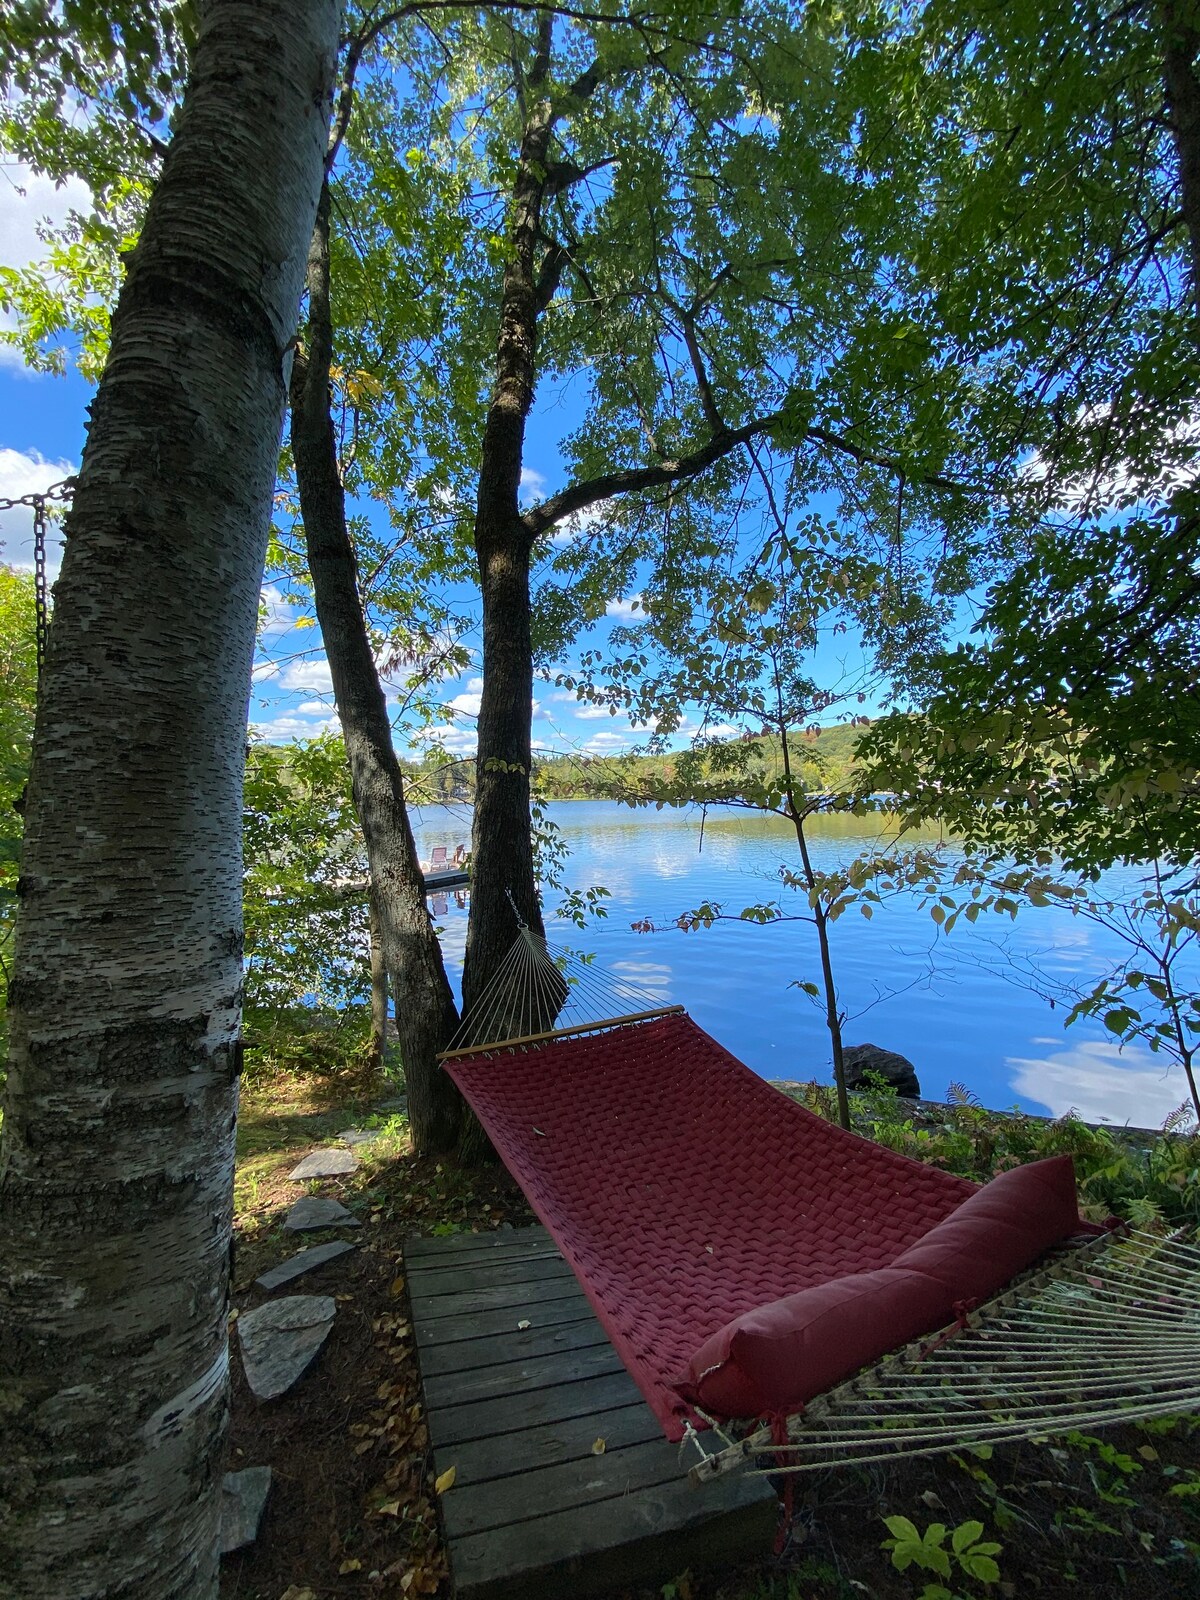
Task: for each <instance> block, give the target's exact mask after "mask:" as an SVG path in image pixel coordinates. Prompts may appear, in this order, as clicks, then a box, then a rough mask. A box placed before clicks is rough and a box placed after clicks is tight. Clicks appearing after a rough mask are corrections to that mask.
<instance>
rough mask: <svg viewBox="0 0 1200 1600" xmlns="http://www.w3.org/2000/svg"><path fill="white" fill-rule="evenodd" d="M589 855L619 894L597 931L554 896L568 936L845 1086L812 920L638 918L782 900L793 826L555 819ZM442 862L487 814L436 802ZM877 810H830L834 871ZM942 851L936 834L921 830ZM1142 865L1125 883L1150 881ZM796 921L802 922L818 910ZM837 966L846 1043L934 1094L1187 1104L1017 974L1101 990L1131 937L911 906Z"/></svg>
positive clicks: (1037, 1101) (1148, 1063)
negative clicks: (951, 1090)
mask: <svg viewBox="0 0 1200 1600" xmlns="http://www.w3.org/2000/svg"><path fill="white" fill-rule="evenodd" d="M547 814H548V816H549V818H550V819H551V820H552V821H553V822H554V823H555V824H556V826H557V827H558V828H559V829H560V830H561V832H562V835H563V838H564V841H565V842H566V844H567V845H568V846H569V848H570V851H571V856H570V860H569V862H568V863H567V868H566V873H565V876H566V879H567V881H568V882H569V883H570V884H571V885H572V887H574V888H576V889H583V888H586V887H588V886H589V885H596V884H599V885H603V886H604V887H605V888H607V889H608V890H610V892H611V896H612V898H611V899H610V900H608V901H606V902H605V904H606V906H607V909H608V916H607V917H606V918H605V919H603V920H598V921H593V922H590V923H589V925H588V927H587V928H586V930H583V931H581V930H579V929H577V928H576V927H575V926H574V924H572V923H570V922H565V921H558V922H556V921H555V920H554V918H553V915H552V913H553V911H554V908H555V906H556V904H557V897H556V896H555V895H553V894H552V893H550V894H548V895H547V902H546V910H547V936H548V938H549V939H550V941H551V943H552V944H553V943H558V944H567V945H570V946H571V947H572V948H574V949H583V950H588V951H594V952H595V954H596V963H597V966H600V967H604V968H606V969H608V970H609V971H610V972H616V973H618V974H623V975H625V976H626V977H627V978H629V979H630V980H632V981H636V982H637V983H638V984H639V986H641V987H643V988H645V989H649V990H651V991H652V992H653V993H654V994H655V995H656V996H657V997H659V1003H660V1004H664V1005H665V1004H676V1003H678V1004H682V1005H684V1006H686V1007H687V1010H688V1011H689V1013H690V1014H691V1015H692V1017H693V1018H694V1019H695V1020H696V1021H697V1022H698V1023H699V1024H700V1026H701V1027H703V1028H705V1029H706V1030H707V1031H708V1032H709V1033H711V1034H712V1035H713V1036H714V1038H717V1039H719V1040H720V1041H721V1043H722V1044H724V1045H725V1046H726V1047H727V1048H728V1049H730V1050H731V1051H733V1053H734V1054H735V1055H737V1056H739V1057H740V1058H741V1059H742V1060H743V1061H745V1062H746V1063H747V1064H748V1065H749V1066H751V1067H752V1068H753V1069H754V1070H755V1071H756V1072H760V1073H761V1074H762V1075H763V1076H764V1077H767V1078H793V1079H794V1078H814V1077H815V1078H818V1079H824V1080H826V1081H828V1080H829V1079H831V1077H832V1070H831V1065H830V1059H831V1058H830V1050H829V1036H828V1033H827V1032H826V1029H825V1025H824V1020H823V1011H822V1010H821V1009H819V1007H818V1004H817V1003H816V1002H814V1001H812V1000H811V999H809V998H808V997H807V996H806V995H804V994H802V993H801V992H800V991H799V990H798V989H795V988H792V987H789V985H791V984H792V983H793V982H794V981H795V980H797V979H806V980H810V981H813V982H817V981H819V978H820V966H819V957H818V952H817V945H816V936H815V933H814V930H813V928H812V927H811V925H810V924H808V923H805V922H787V923H779V924H776V925H771V926H765V927H759V926H755V925H753V924H750V923H744V922H722V923H718V924H716V925H714V926H713V927H711V928H709V929H706V930H700V931H698V932H695V933H684V932H682V931H680V930H678V929H677V928H674V927H667V928H665V929H664V930H663V931H661V932H654V933H649V934H642V933H635V932H634V931H633V930H632V928H631V923H633V922H635V921H639V922H640V921H643V920H650V921H651V922H654V923H655V924H664V923H668V924H669V923H671V922H672V921H673V919H674V918H676V917H678V916H679V915H680V913H682V912H685V911H689V910H691V909H693V908H694V907H696V906H698V905H700V904H701V903H702V902H703V901H706V900H707V901H718V902H721V903H722V904H723V906H724V909H725V910H726V911H727V912H733V913H735V914H736V913H737V912H739V911H740V910H741V909H742V908H743V907H744V906H747V905H752V904H756V903H760V902H762V901H765V900H771V899H778V898H780V897H782V898H783V900H784V904H785V908H786V907H787V906H788V903H789V901H792V900H797V901H798V897H796V896H794V895H793V893H792V891H790V890H787V889H784V888H782V887H781V885H780V883H779V880H778V876H777V873H778V870H779V867H780V865H781V864H786V865H787V866H789V867H790V868H792V869H793V870H798V868H799V862H798V859H797V852H796V841H795V836H794V834H793V833H792V831H791V829H790V828H789V827H788V826H787V825H786V824H785V823H784V822H783V821H782V820H781V819H777V818H772V817H762V816H753V815H747V814H743V813H739V812H729V811H723V812H717V811H713V810H711V809H710V810H709V812H708V815H707V818H706V819H705V822H704V828H703V840H701V816H700V812H699V811H698V810H696V811H669V810H664V811H661V812H656V811H653V810H649V811H645V810H642V811H633V810H630V809H629V808H628V807H626V806H620V805H617V804H616V803H614V802H608V801H594V800H567V801H559V802H555V803H554V804H551V805H550V806H549V807H548V808H547ZM413 823H414V829H415V832H416V835H417V843H418V847H419V849H420V853H421V856H422V858H423V859H426V860H428V858H429V856H430V853H431V851H432V850H433V848H434V847H435V846H436V845H446V846H447V847H448V854H449V855H451V856H452V855H453V852H454V846H456V845H457V844H460V843H469V840H470V828H471V816H470V808H469V806H465V805H463V806H444V807H443V806H437V807H426V808H423V809H422V810H420V811H418V812H415V813H414V817H413ZM884 826H885V824H884V821H883V819H881V818H878V817H874V818H872V817H868V818H854V817H819V818H815V819H814V820H813V823H812V824H811V827H810V835H811V851H812V856H813V864H814V866H815V867H816V868H817V870H818V871H820V870H827V871H828V870H830V869H832V867H833V866H835V865H836V864H837V863H839V862H846V861H849V860H851V859H853V857H854V856H856V855H859V854H861V853H863V852H864V851H866V850H868V849H869V848H871V847H872V845H873V844H874V843H875V841H877V840H878V839H879V837H880V835H881V834H882V833H883V832H884ZM921 837H922V838H923V839H924V838H927V839H928V840H930V841H933V840H936V838H937V835H936V832H934V833H931V834H928V835H924V836H921ZM1137 877H1138V874H1137V873H1136V872H1135V871H1133V870H1118V871H1116V872H1114V873H1113V874H1112V875H1111V878H1112V881H1113V882H1114V883H1117V882H1119V881H1121V880H1123V881H1125V882H1127V883H1132V882H1133V881H1135V880H1136V879H1137ZM796 909H798V910H803V909H804V907H803V902H799V903H798V904H797V907H796ZM434 914H435V920H436V921H437V924H438V926H439V927H440V928H441V930H442V945H443V948H444V950H445V953H446V958H447V963H448V965H449V966H450V968H451V971H452V974H453V976H454V977H455V979H457V976H458V974H459V973H460V971H461V965H462V952H463V948H464V945H465V941H466V926H467V913H466V905H465V897H461V896H460V897H459V900H458V901H457V902H456V900H455V898H454V897H452V896H447V897H444V898H442V899H439V900H438V901H437V902H436V903H435V905H434ZM831 939H832V945H833V961H834V973H835V978H836V981H837V985H838V990H839V996H840V1000H841V1004H842V1007H843V1009H844V1010H845V1011H846V1012H847V1013H848V1018H849V1020H848V1021H847V1022H846V1024H845V1026H844V1029H843V1037H844V1039H845V1042H846V1043H847V1044H862V1043H865V1042H868V1041H869V1042H871V1043H873V1044H878V1045H882V1046H884V1047H885V1048H886V1049H889V1050H898V1051H899V1052H900V1053H901V1054H902V1055H905V1056H907V1057H908V1058H909V1059H910V1060H911V1061H912V1062H913V1063H914V1065H915V1066H916V1068H917V1072H918V1075H919V1077H920V1080H921V1087H922V1091H923V1093H924V1094H925V1095H926V1096H928V1097H929V1098H930V1099H944V1098H945V1096H946V1091H947V1086H948V1085H949V1084H950V1083H952V1082H959V1083H962V1084H964V1085H966V1087H967V1088H968V1089H970V1090H971V1091H972V1092H973V1093H974V1094H976V1095H977V1096H978V1097H979V1099H980V1100H981V1101H982V1102H983V1104H984V1105H988V1106H992V1107H996V1108H1005V1107H1010V1106H1021V1107H1023V1108H1025V1109H1026V1110H1030V1111H1036V1112H1043V1113H1044V1112H1051V1113H1053V1114H1054V1115H1061V1114H1062V1113H1063V1112H1065V1111H1067V1110H1069V1109H1071V1108H1072V1107H1073V1108H1074V1109H1075V1110H1076V1111H1078V1113H1079V1114H1080V1116H1083V1117H1087V1118H1089V1119H1090V1120H1109V1121H1113V1122H1118V1123H1122V1122H1128V1123H1131V1124H1134V1125H1136V1126H1143V1127H1145V1126H1149V1127H1156V1126H1158V1125H1159V1124H1160V1123H1161V1121H1162V1120H1163V1118H1164V1117H1165V1116H1166V1115H1167V1114H1168V1113H1169V1112H1170V1111H1171V1110H1173V1109H1174V1108H1175V1107H1176V1106H1178V1105H1179V1104H1180V1103H1181V1102H1182V1101H1183V1100H1184V1099H1185V1097H1186V1093H1187V1086H1186V1083H1185V1082H1184V1079H1183V1074H1182V1072H1181V1071H1180V1069H1179V1068H1178V1067H1171V1066H1169V1064H1168V1063H1167V1062H1166V1061H1165V1060H1164V1059H1163V1058H1162V1057H1159V1056H1153V1055H1151V1054H1150V1052H1149V1051H1148V1050H1146V1049H1144V1048H1141V1047H1136V1046H1135V1047H1129V1048H1127V1049H1126V1050H1124V1051H1123V1052H1122V1051H1121V1050H1120V1049H1119V1048H1118V1047H1117V1045H1115V1044H1114V1043H1113V1042H1112V1041H1111V1037H1110V1036H1109V1035H1107V1034H1106V1033H1105V1030H1104V1028H1103V1026H1102V1024H1100V1023H1099V1022H1098V1021H1092V1020H1090V1019H1084V1020H1081V1021H1079V1022H1076V1023H1074V1024H1072V1026H1071V1027H1070V1028H1069V1029H1067V1030H1065V1031H1064V1028H1063V1021H1064V1018H1065V1015H1066V1010H1067V1009H1068V1008H1065V1007H1062V1006H1060V1007H1058V1008H1057V1009H1051V1007H1050V1005H1049V1004H1048V1002H1047V1001H1046V1000H1044V999H1042V998H1040V997H1039V996H1038V995H1036V994H1033V993H1031V992H1029V990H1028V989H1026V988H1024V987H1021V986H1019V985H1017V984H1015V983H1013V982H1012V981H1011V979H1009V978H1006V977H1005V976H1004V975H1003V973H1004V972H1005V971H1006V970H1009V971H1010V970H1011V968H1012V965H1013V963H1014V962H1021V961H1033V962H1035V963H1036V964H1037V965H1038V966H1039V967H1040V968H1041V969H1042V970H1043V971H1044V972H1045V973H1046V974H1047V976H1048V977H1050V978H1051V979H1052V980H1059V981H1061V982H1064V983H1070V984H1073V985H1075V986H1076V987H1078V988H1079V989H1081V990H1082V989H1085V988H1090V987H1092V985H1094V983H1095V982H1096V981H1097V979H1098V978H1099V977H1100V976H1101V975H1102V974H1103V973H1104V972H1105V971H1106V970H1108V968H1109V966H1110V965H1111V964H1112V962H1113V961H1114V960H1115V959H1116V958H1117V957H1118V955H1119V949H1120V947H1119V943H1118V941H1117V939H1116V937H1115V936H1114V935H1111V934H1109V933H1107V932H1106V931H1105V930H1103V929H1097V928H1095V927H1092V926H1091V925H1089V924H1088V923H1086V922H1084V921H1083V919H1081V918H1077V917H1072V916H1071V915H1070V913H1069V912H1066V911H1063V910H1060V909H1058V908H1046V909H1039V910H1031V911H1026V912H1022V913H1021V915H1020V916H1019V917H1018V918H1017V920H1016V921H1015V922H1010V921H1009V919H1008V918H1007V917H998V916H994V915H989V916H986V917H981V918H980V919H979V921H978V922H977V923H976V924H975V925H974V926H973V927H972V926H971V925H970V924H968V923H966V922H960V923H959V924H958V925H957V926H956V927H955V929H954V931H953V932H952V933H951V934H950V935H949V936H946V935H944V934H942V933H940V932H939V931H938V930H937V928H936V927H935V925H934V923H933V922H932V920H931V918H930V916H929V912H928V910H927V909H926V910H924V911H922V910H919V909H918V902H917V897H916V896H914V895H904V896H901V897H898V898H896V899H893V900H890V901H889V902H888V903H887V904H885V905H883V906H877V907H875V908H874V916H873V918H872V919H871V921H869V922H868V921H867V920H865V919H864V918H863V917H862V916H861V915H860V914H859V912H858V910H857V908H854V907H852V908H851V909H850V910H849V911H847V912H846V913H845V914H844V915H843V917H842V918H841V919H840V920H839V921H838V922H836V923H835V924H833V926H832V928H831Z"/></svg>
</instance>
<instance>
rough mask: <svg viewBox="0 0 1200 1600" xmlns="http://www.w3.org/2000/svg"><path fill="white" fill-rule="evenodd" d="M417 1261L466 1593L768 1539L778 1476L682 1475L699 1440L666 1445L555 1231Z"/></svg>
mask: <svg viewBox="0 0 1200 1600" xmlns="http://www.w3.org/2000/svg"><path fill="white" fill-rule="evenodd" d="M406 1258H407V1265H408V1287H409V1293H410V1295H411V1297H412V1308H413V1324H414V1331H415V1334H416V1340H417V1350H418V1354H419V1356H420V1362H421V1372H422V1376H423V1379H424V1385H425V1399H426V1404H427V1408H428V1413H429V1428H430V1434H431V1438H432V1443H433V1450H434V1461H435V1467H436V1470H437V1472H438V1473H439V1474H440V1473H443V1472H446V1471H447V1470H448V1469H449V1468H450V1467H453V1468H454V1469H455V1480H454V1487H453V1488H452V1489H450V1490H449V1491H448V1492H447V1493H446V1494H445V1495H444V1496H443V1498H442V1511H443V1515H444V1518H445V1524H446V1535H447V1540H448V1544H449V1549H450V1560H451V1566H452V1568H453V1573H454V1579H455V1585H456V1593H457V1594H458V1596H459V1597H460V1600H509V1597H512V1600H516V1597H517V1596H529V1597H531V1600H535V1597H538V1596H546V1597H549V1596H555V1597H561V1596H562V1595H563V1594H565V1593H568V1592H569V1593H570V1594H571V1596H572V1600H574V1597H575V1596H583V1595H590V1594H602V1593H604V1592H605V1591H606V1590H608V1589H611V1588H615V1587H618V1586H619V1585H621V1584H624V1583H632V1582H642V1583H655V1582H662V1581H664V1580H666V1579H668V1578H671V1577H674V1576H676V1575H677V1574H678V1573H680V1572H682V1571H683V1570H684V1568H686V1567H691V1568H692V1569H693V1571H695V1570H697V1569H699V1568H700V1567H702V1566H705V1565H713V1564H719V1563H721V1562H727V1561H737V1560H739V1559H746V1558H754V1557H758V1556H762V1555H764V1554H765V1553H766V1552H767V1551H768V1550H769V1548H770V1541H771V1534H772V1532H773V1530H774V1527H775V1523H776V1517H777V1504H776V1500H775V1496H774V1494H773V1493H772V1491H771V1489H770V1487H769V1485H768V1484H767V1483H766V1481H765V1480H764V1479H762V1478H751V1477H737V1476H734V1477H732V1478H729V1479H723V1480H722V1481H721V1482H720V1483H719V1484H712V1485H708V1486H706V1487H705V1488H704V1489H702V1490H697V1489H693V1488H691V1487H690V1486H689V1485H688V1483H687V1480H686V1476H685V1472H686V1466H687V1465H689V1464H690V1463H691V1462H692V1461H694V1460H695V1459H696V1457H695V1451H694V1450H691V1451H689V1453H688V1456H687V1457H686V1458H685V1460H684V1461H681V1460H680V1454H679V1450H678V1447H677V1446H675V1445H671V1444H668V1443H667V1442H666V1441H665V1440H664V1439H663V1437H662V1434H661V1432H660V1430H659V1427H658V1424H657V1422H656V1421H655V1419H654V1416H653V1415H652V1413H651V1411H650V1409H649V1407H648V1406H647V1405H646V1403H645V1401H644V1400H643V1399H642V1397H641V1395H640V1393H639V1392H638V1390H637V1388H636V1386H635V1385H634V1383H633V1380H632V1379H631V1378H630V1377H629V1376H628V1374H627V1373H626V1372H625V1369H624V1367H622V1365H621V1363H620V1361H619V1360H618V1359H617V1355H616V1352H615V1351H614V1350H613V1348H612V1346H611V1345H610V1344H609V1342H608V1339H607V1337H606V1335H605V1333H604V1330H603V1328H602V1327H601V1326H600V1324H599V1322H598V1321H597V1320H596V1318H595V1316H594V1315H593V1313H592V1309H591V1307H590V1305H589V1304H588V1302H587V1300H586V1298H585V1297H584V1295H583V1292H582V1290H581V1289H580V1288H579V1285H578V1284H577V1283H576V1281H575V1278H574V1277H573V1275H572V1274H571V1271H570V1269H569V1268H568V1266H567V1265H566V1263H565V1262H564V1261H563V1259H562V1257H561V1256H560V1255H559V1254H558V1251H557V1250H556V1249H555V1247H554V1244H553V1241H552V1240H551V1239H550V1236H549V1235H548V1234H547V1233H546V1231H545V1229H543V1228H523V1229H520V1230H519V1231H517V1232H512V1231H505V1232H501V1233H493V1234H462V1235H456V1236H454V1237H452V1238H447V1239H424V1238H420V1239H410V1240H409V1241H408V1245H407V1248H406ZM522 1324H524V1325H525V1326H521V1325H522ZM600 1441H603V1446H602V1448H600Z"/></svg>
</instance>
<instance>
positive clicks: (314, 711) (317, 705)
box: [296, 700, 329, 717]
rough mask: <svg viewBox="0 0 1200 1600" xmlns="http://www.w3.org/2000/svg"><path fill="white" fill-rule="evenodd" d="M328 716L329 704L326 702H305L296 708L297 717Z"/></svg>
mask: <svg viewBox="0 0 1200 1600" xmlns="http://www.w3.org/2000/svg"><path fill="white" fill-rule="evenodd" d="M328 714H329V702H328V701H326V700H305V701H303V702H302V703H301V704H300V705H298V706H297V707H296V715H297V716H298V717H315V716H322V717H324V716H327V715H328Z"/></svg>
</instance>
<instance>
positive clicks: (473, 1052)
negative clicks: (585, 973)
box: [437, 1006, 684, 1061]
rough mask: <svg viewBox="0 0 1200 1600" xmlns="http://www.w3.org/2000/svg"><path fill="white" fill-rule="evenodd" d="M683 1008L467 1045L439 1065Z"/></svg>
mask: <svg viewBox="0 0 1200 1600" xmlns="http://www.w3.org/2000/svg"><path fill="white" fill-rule="evenodd" d="M683 1009H684V1008H683V1006H657V1007H655V1009H654V1010H652V1011H629V1012H626V1014H625V1015H624V1016H623V1017H607V1018H605V1020H604V1021H603V1022H580V1023H577V1024H576V1025H575V1026H574V1027H573V1028H550V1029H548V1030H547V1032H545V1033H524V1034H520V1035H518V1036H517V1037H516V1038H514V1039H497V1040H496V1041H495V1042H494V1043H491V1044H471V1045H466V1046H465V1047H464V1048H463V1049H461V1050H439V1051H438V1053H437V1059H438V1060H439V1061H455V1060H457V1059H458V1057H460V1056H486V1055H490V1054H491V1052H492V1051H493V1050H512V1049H514V1048H515V1047H516V1046H517V1045H519V1044H545V1043H546V1042H547V1040H549V1039H566V1038H569V1037H570V1036H571V1035H572V1034H579V1033H599V1032H600V1031H601V1029H603V1028H621V1027H624V1026H625V1024H626V1023H628V1022H649V1021H650V1020H651V1018H653V1017H677V1016H679V1015H680V1014H681V1013H682V1012H683Z"/></svg>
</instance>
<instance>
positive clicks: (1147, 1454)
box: [1138, 1444, 1158, 1461]
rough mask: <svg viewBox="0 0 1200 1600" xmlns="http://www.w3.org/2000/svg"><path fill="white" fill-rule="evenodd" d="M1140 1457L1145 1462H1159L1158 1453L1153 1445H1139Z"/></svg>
mask: <svg viewBox="0 0 1200 1600" xmlns="http://www.w3.org/2000/svg"><path fill="white" fill-rule="evenodd" d="M1138 1455H1140V1456H1141V1458H1142V1460H1143V1461H1157V1460H1158V1451H1157V1450H1156V1449H1155V1448H1154V1446H1153V1445H1152V1444H1143V1445H1139V1446H1138Z"/></svg>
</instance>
